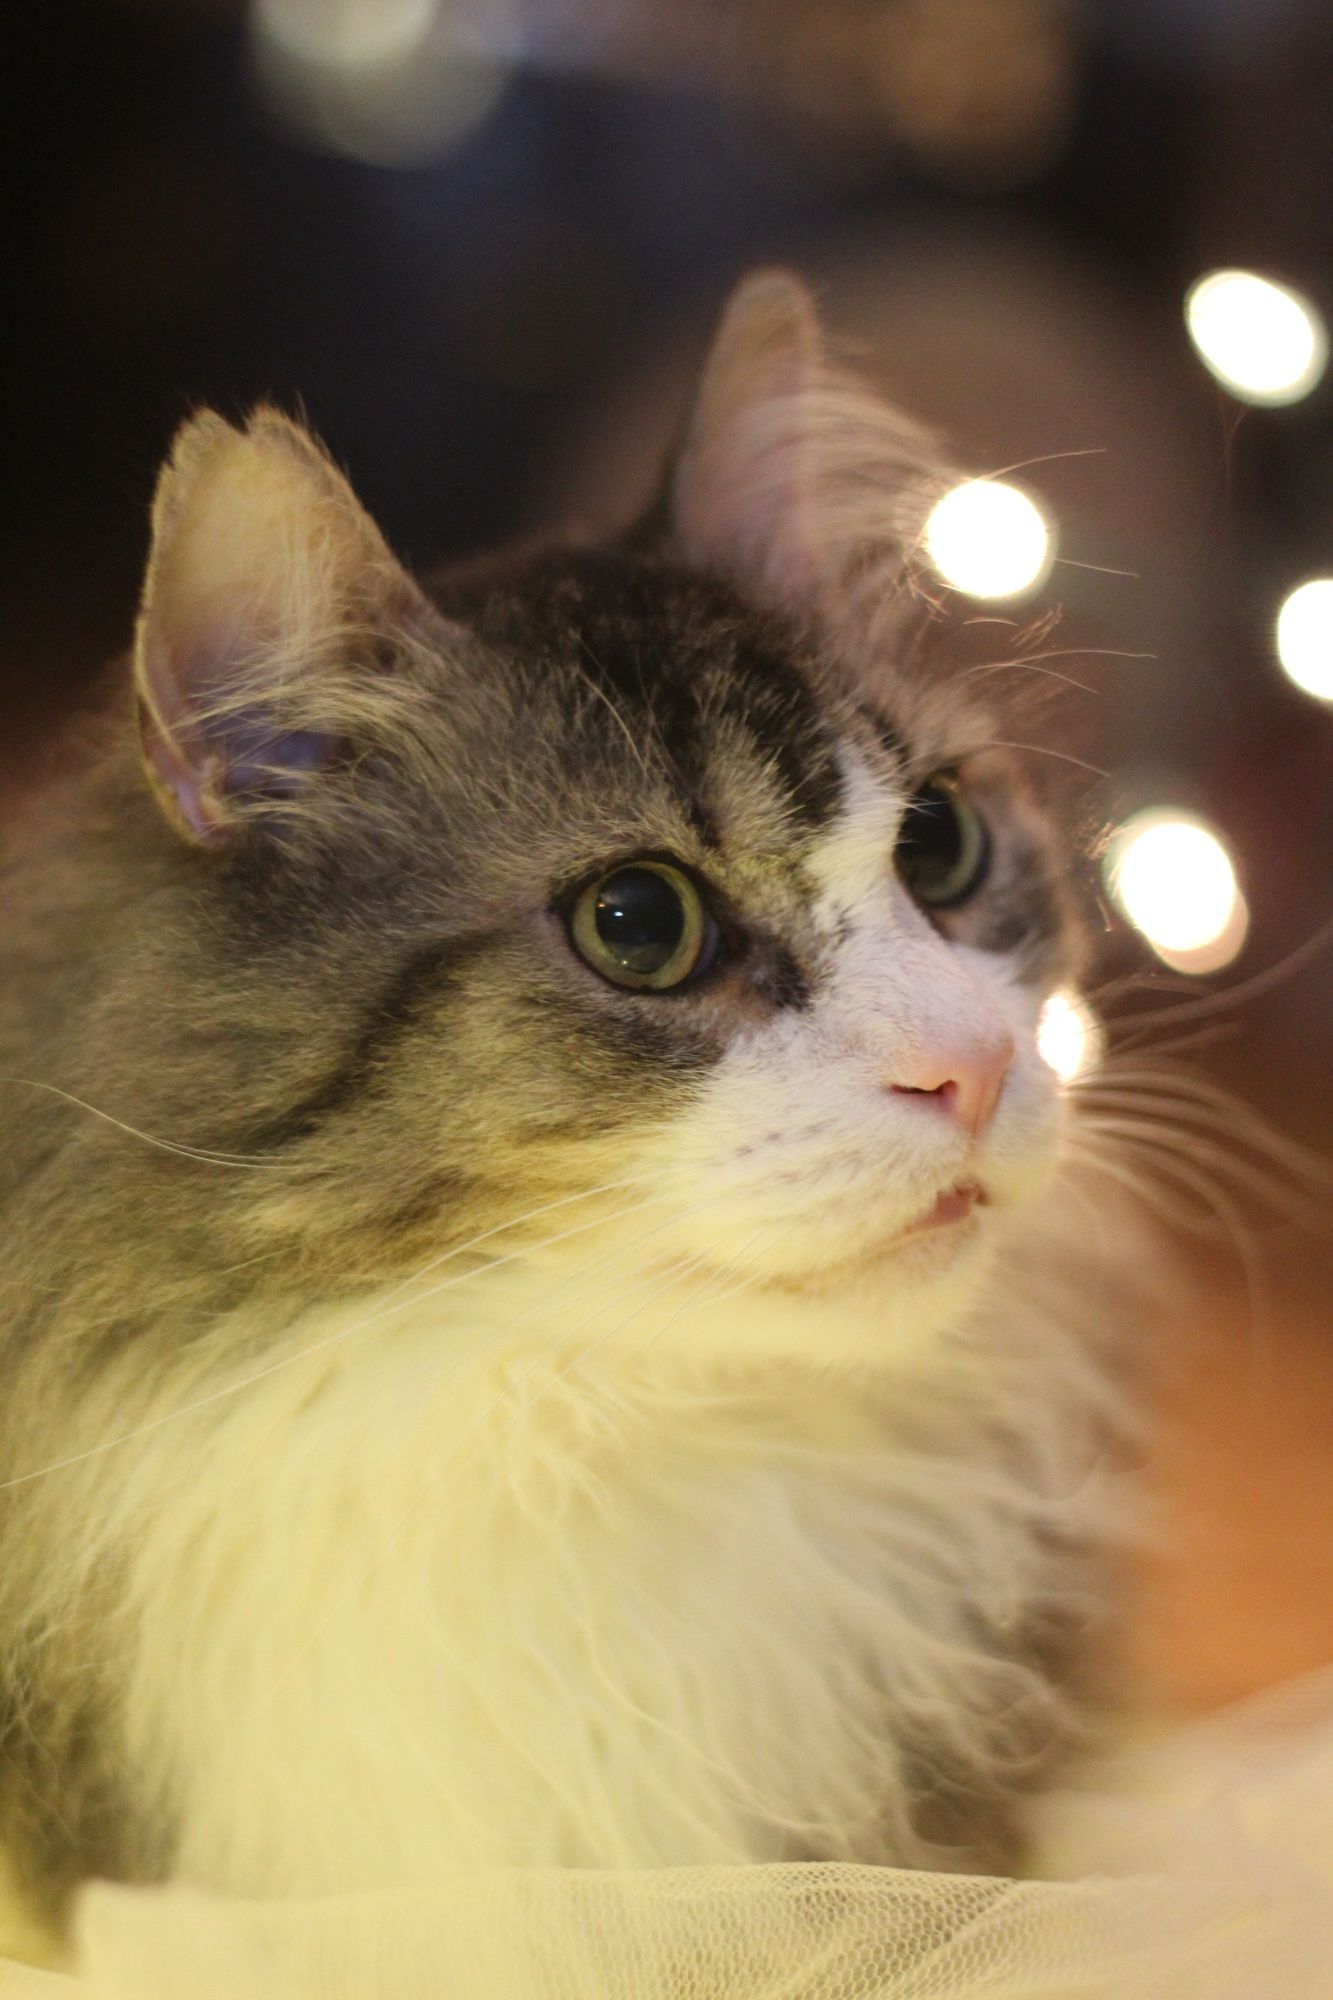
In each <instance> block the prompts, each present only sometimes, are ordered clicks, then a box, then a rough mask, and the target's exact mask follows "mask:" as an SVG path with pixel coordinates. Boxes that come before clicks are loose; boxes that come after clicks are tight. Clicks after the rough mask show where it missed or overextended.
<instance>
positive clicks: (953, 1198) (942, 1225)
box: [896, 1181, 987, 1243]
mask: <svg viewBox="0 0 1333 2000" xmlns="http://www.w3.org/2000/svg"><path fill="white" fill-rule="evenodd" d="M986 1200H987V1195H986V1190H985V1188H984V1187H982V1185H981V1183H980V1181H959V1182H957V1184H956V1185H955V1186H953V1187H951V1188H945V1190H944V1192H943V1194H937V1195H936V1197H935V1199H934V1201H933V1202H932V1203H931V1205H930V1207H929V1208H928V1209H927V1210H926V1212H925V1214H924V1215H919V1216H918V1217H917V1219H916V1221H915V1222H913V1223H911V1224H910V1225H909V1226H908V1227H907V1228H906V1229H905V1230H904V1231H903V1233H902V1235H901V1236H900V1237H898V1238H897V1239H896V1241H897V1242H899V1243H908V1242H910V1241H911V1240H912V1238H913V1237H915V1236H919V1235H922V1234H924V1233H925V1232H926V1231H927V1230H931V1229H951V1228H952V1227H953V1226H954V1224H955V1223H958V1222H966V1221H967V1220H968V1218H969V1216H970V1215H971V1214H972V1211H973V1209H975V1208H984V1207H985V1205H986Z"/></svg>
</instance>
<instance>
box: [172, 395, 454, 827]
mask: <svg viewBox="0 0 1333 2000" xmlns="http://www.w3.org/2000/svg"><path fill="white" fill-rule="evenodd" d="M422 615H424V616H426V617H429V616H430V615H431V614H430V613H429V611H428V610H427V607H426V606H425V604H424V601H423V600H422V599H421V597H420V594H419V592H418V591H417V588H416V585H415V584H414V583H413V582H412V581H411V579H410V578H409V577H408V576H407V574H406V572H405V571H404V570H403V569H402V568H401V566H400V565H399V564H398V563H397V562H396V560H395V559H394V557H393V556H392V555H391V554H390V553H389V550H388V548H387V547H386V545H385V543H384V540H383V537H382V536H381V535H380V532H379V530H378V529H377V528H376V527H375V525H374V523H373V522H372V521H371V519H370V517H369V516H368V515H367V514H366V512H365V511H364V509H363V508H362V507H361V506H360V504H359V502H358V501H357V499H356V498H355V496H354V494H353V493H352V490H351V488H350V487H349V486H348V484H347V482H346V480H345V479H344V478H343V477H342V475H341V474H340V473H339V472H338V471H337V469H336V468H335V467H334V466H333V465H332V464H331V463H330V461H329V459H328V458H327V457H326V456H325V455H324V453H323V452H322V451H321V450H320V448H319V446H318V445H317V444H315V442H314V441H313V439H311V438H310V437H309V436H308V435H307V433H306V432H305V431H303V430H302V429H301V428H300V427H299V426H298V425H296V424H294V423H292V422H290V421H289V420H288V419H287V418H286V417H283V416H281V415H280V414H279V413H278V412H277V411H275V410H271V409H260V410H257V411H256V412H255V413H254V415H253V416H252V417H251V418H250V420H249V422H248V424H247V425H246V427H245V429H244V430H243V431H240V430H235V429H233V428H232V426H231V425H230V424H228V423H226V422H224V420H223V419H222V418H221V417H219V416H216V415H214V414H213V413H212V412H211V411H205V412H203V413H202V414H200V415H199V416H196V417H194V418H192V419H191V421H190V422H189V423H187V424H186V425H185V426H184V427H183V428H182V429H181V431H180V432H179V433H178V435H177V437H176V440H175V443H174V445H173V447H172V452H171V457H170V459H169V460H168V462H167V464H166V466H165V467H164V468H163V471H162V474H161V476H160V478H159V481H158V487H157V496H156V499H155V501H154V506H153V533H152V550H151V554H150V557H149V563H148V573H147V577H146V580H145V583H144V591H143V600H142V604H141V608H140V613H139V622H138V626H137V630H136V636H135V680H136V687H137V692H138V699H139V714H140V728H141V733H142V740H143V753H144V759H145V762H146V765H147V768H148V773H149V776H150V778H151V780H152V783H153V786H154V789H155V790H156V792H157V794H158V796H159V799H160V800H161V802H162V805H163V807H164V809H165V811H166V813H167V815H168V817H169V818H170V819H171V820H172V822H173V823H174V824H175V825H176V826H177V828H178V829H179V830H180V831H182V832H183V833H185V834H187V835H188V836H189V837H190V838H192V839H194V840H200V841H217V840H219V839H222V838H225V836H226V835H227V833H228V832H229V831H231V830H232V829H233V828H234V827H235V826H236V825H238V824H239V823H240V821H241V820H242V819H244V818H245V817H247V816H253V814H254V813H255V811H256V810H260V811H262V810H264V809H268V810H270V811H271V810H273V809H274V808H276V807H278V806H280V805H281V804H282V803H283V802H284V801H290V800H291V799H292V798H294V797H296V796H297V795H298V794H299V793H300V792H301V791H302V789H303V788H304V787H305V786H306V785H308V784H309V782H310V780H311V777H312V774H314V773H316V772H318V771H319V770H320V769H322V768H323V767H325V766H326V765H328V764H330V763H333V762H334V761H336V760H337V759H338V758H339V757H340V756H342V755H343V754H344V753H345V752H346V750H347V749H348V747H349V731H352V732H354V731H355V725H356V721H357V716H358V711H360V710H366V709H368V708H369V707H370V706H371V705H372V703H373V681H374V679H375V677H376V675H378V676H379V677H380V678H381V679H382V678H383V675H384V671H385V669H384V664H383V662H384V658H385V656H386V651H387V649H386V647H385V645H384V643H383V641H384V637H385V636H386V635H387V634H390V633H392V631H393V630H394V629H395V628H400V627H401V626H402V625H403V624H404V623H405V622H415V621H416V620H418V619H419V618H420V617H421V616H422Z"/></svg>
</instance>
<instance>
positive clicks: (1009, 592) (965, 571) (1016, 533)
mask: <svg viewBox="0 0 1333 2000" xmlns="http://www.w3.org/2000/svg"><path fill="white" fill-rule="evenodd" d="M925 540H926V553H927V555H928V556H929V557H930V560H931V562H932V563H933V564H934V566H935V568H936V569H937V570H938V572H939V574H940V575H941V576H942V577H943V579H944V581H945V582H946V583H948V584H952V585H953V587H954V589H955V590H961V591H963V592H965V594H966V595H967V596H968V597H985V598H990V597H1021V596H1022V595H1023V593H1024V592H1025V591H1029V590H1035V589H1036V587H1037V585H1038V584H1040V583H1042V582H1044V581H1045V578H1046V576H1047V574H1048V572H1049V570H1050V567H1051V562H1052V559H1053V556H1054V537H1053V534H1052V531H1051V528H1050V526H1049V525H1048V523H1047V521H1046V519H1045V517H1044V516H1043V514H1042V512H1041V509H1040V508H1039V507H1038V506H1037V503H1036V502H1035V500H1033V499H1032V498H1031V497H1030V496H1029V495H1028V494H1026V493H1024V492H1023V491H1022V489H1021V488H1020V487H1017V486H1011V485H1009V484H1008V482H1007V481H1005V480H1003V479H967V480H964V481H963V483H962V484H961V485H959V486H954V487H951V488H950V489H949V491H948V492H947V493H946V494H945V495H944V497H943V499H942V500H939V501H937V502H936V504H935V506H934V507H933V508H932V509H931V513H930V517H929V519H928V520H927V522H926V535H925Z"/></svg>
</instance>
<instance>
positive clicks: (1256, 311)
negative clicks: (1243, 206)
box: [1185, 271, 1328, 407]
mask: <svg viewBox="0 0 1333 2000" xmlns="http://www.w3.org/2000/svg"><path fill="white" fill-rule="evenodd" d="M1185 323H1186V325H1187V326H1188V328H1189V333H1190V339H1191V340H1192V341H1193V342H1194V345H1195V347H1196V348H1197V349H1198V351H1199V354H1200V357H1201V358H1202V360H1203V362H1204V365H1205V366H1206V367H1207V368H1208V369H1209V370H1210V371H1211V372H1212V374H1214V375H1215V376H1216V377H1217V379H1218V381H1219V382H1221V383H1223V384H1224V386H1225V387H1226V388H1228V389H1230V391H1231V393H1232V394H1233V395H1234V396H1238V397H1239V398H1240V399H1241V401H1242V402H1246V403H1258V404H1265V405H1268V406H1270V407H1271V406H1276V405H1278V404H1282V403H1298V402H1299V401H1300V399H1301V397H1302V396H1308V395H1309V393H1310V391H1311V389H1313V388H1314V386H1315V384H1316V383H1317V382H1318V380H1319V378H1320V376H1321V375H1322V374H1323V372H1324V365H1325V363H1326V361H1327V359H1328V336H1327V334H1326V333H1325V331H1324V322H1323V320H1322V319H1321V318H1320V316H1319V314H1318V312H1316V310H1315V308H1314V307H1313V306H1312V305H1311V304H1310V301H1309V300H1308V299H1304V298H1302V297H1301V295H1300V293H1299V292H1295V291H1292V290H1291V288H1290V287H1289V286H1287V285H1279V284H1276V283H1275V282H1274V281H1273V280H1272V279H1271V278H1261V277H1260V276H1259V275H1258V273H1257V272H1255V271H1211V272H1210V273H1209V274H1208V276H1207V277H1205V278H1200V279H1199V281H1198V283H1197V284H1195V285H1192V286H1191V287H1190V290H1189V293H1188V295H1187V297H1186V300H1185Z"/></svg>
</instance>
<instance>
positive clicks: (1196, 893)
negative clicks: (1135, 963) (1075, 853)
mask: <svg viewBox="0 0 1333 2000" xmlns="http://www.w3.org/2000/svg"><path fill="white" fill-rule="evenodd" d="M1106 883H1107V887H1108V889H1109V891H1110V893H1111V896H1112V898H1113V899H1114V901H1115V902H1116V903H1117V904H1118V905H1119V907H1120V908H1121V910H1123V911H1124V913H1125V915H1126V916H1127V917H1128V919H1129V921H1130V922H1131V923H1132V924H1133V925H1134V927H1135V929H1136V930H1139V931H1141V932H1142V933H1143V936H1144V937H1145V938H1146V939H1147V941H1148V943H1149V944H1150V945H1151V946H1152V948H1153V950H1154V951H1155V952H1156V953H1157V956H1158V957H1159V958H1160V959H1162V960H1164V961H1165V963H1166V964H1167V965H1170V966H1172V967H1174V968H1175V970H1176V971H1178V972H1216V971H1217V970H1218V969H1219V968H1220V967H1221V966H1224V965H1229V964H1230V963H1231V961H1232V959H1233V958H1235V956H1236V954H1237V953H1238V952H1239V950H1240V948H1241V946H1242V945H1243V944H1244V942H1245V934H1246V931H1247V930H1248V929H1249V910H1248V907H1247V905H1246V902H1245V898H1244V896H1243V895H1242V894H1241V891H1240V886H1239V884H1238V883H1237V881H1236V871H1235V869H1234V868H1233V866H1232V863H1231V857H1230V855H1229V854H1228V853H1227V850H1226V848H1225V847H1224V846H1223V844H1222V842H1221V840H1220V839H1219V838H1218V836H1217V835H1216V834H1215V833H1214V832H1213V831H1212V829H1211V828H1210V827H1208V826H1206V825H1205V824H1204V822H1203V821H1202V820H1200V819H1196V818H1195V817H1193V815H1191V814H1189V813H1183V812H1178V811H1175V810H1172V809H1167V808H1158V809H1154V810H1152V811H1150V812H1143V813H1138V814H1136V815H1135V817H1134V818H1133V819H1131V820H1128V821H1127V822H1126V823H1125V825H1124V826H1122V827H1121V828H1120V830H1119V832H1118V833H1117V834H1116V835H1115V836H1114V838H1113V839H1112V841H1111V844H1110V847H1109V849H1108V851H1107V857H1106Z"/></svg>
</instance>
